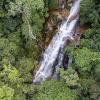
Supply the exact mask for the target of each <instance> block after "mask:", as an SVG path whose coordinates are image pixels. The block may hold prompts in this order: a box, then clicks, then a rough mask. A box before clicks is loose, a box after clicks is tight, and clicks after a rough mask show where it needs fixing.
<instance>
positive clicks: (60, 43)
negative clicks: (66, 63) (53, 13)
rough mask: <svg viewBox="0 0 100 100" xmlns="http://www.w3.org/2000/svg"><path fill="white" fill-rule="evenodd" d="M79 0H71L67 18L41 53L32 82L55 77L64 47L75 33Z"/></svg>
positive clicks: (60, 63)
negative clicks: (41, 56)
mask: <svg viewBox="0 0 100 100" xmlns="http://www.w3.org/2000/svg"><path fill="white" fill-rule="evenodd" d="M80 1H81V0H73V3H72V7H71V10H70V14H69V16H68V18H67V20H66V21H65V22H64V23H63V24H62V25H61V26H60V28H59V30H58V32H57V33H56V35H55V36H54V37H53V39H52V41H51V42H50V44H49V46H48V48H47V49H46V50H45V52H44V54H43V59H42V60H41V62H40V64H39V66H40V68H39V70H38V71H37V72H36V75H35V77H34V80H33V83H41V82H42V81H45V80H46V79H48V78H49V77H51V76H54V77H56V76H57V75H58V74H59V68H60V67H61V65H62V60H63V56H64V53H63V52H64V47H65V45H66V43H67V41H68V40H70V39H73V35H74V34H75V30H76V26H77V23H78V20H79V14H78V13H79V8H80ZM56 60H58V63H57V64H55V62H56ZM54 69H55V71H54ZM53 71H54V73H53Z"/></svg>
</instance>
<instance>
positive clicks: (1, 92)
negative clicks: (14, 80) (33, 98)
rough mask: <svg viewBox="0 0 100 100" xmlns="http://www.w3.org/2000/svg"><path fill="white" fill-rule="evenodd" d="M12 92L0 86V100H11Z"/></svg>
mask: <svg viewBox="0 0 100 100" xmlns="http://www.w3.org/2000/svg"><path fill="white" fill-rule="evenodd" d="M13 96H14V90H13V89H12V88H10V87H8V86H6V85H4V86H0V100H13Z"/></svg>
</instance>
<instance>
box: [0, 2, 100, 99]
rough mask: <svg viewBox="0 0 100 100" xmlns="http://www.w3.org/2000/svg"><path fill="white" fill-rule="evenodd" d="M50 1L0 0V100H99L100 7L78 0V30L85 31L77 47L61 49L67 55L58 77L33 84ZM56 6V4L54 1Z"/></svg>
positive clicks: (53, 4) (94, 3) (99, 5)
mask: <svg viewBox="0 0 100 100" xmlns="http://www.w3.org/2000/svg"><path fill="white" fill-rule="evenodd" d="M53 1H54V0H51V2H50V0H0V100H100V3H99V0H83V1H82V3H81V9H80V22H81V26H85V27H88V30H87V31H86V32H85V33H84V34H83V35H82V38H81V42H80V47H79V48H74V47H72V46H69V47H66V49H65V51H66V52H67V53H68V54H69V55H71V56H72V57H73V63H72V65H71V66H70V68H68V70H67V71H64V70H63V69H61V79H60V80H59V81H55V80H51V81H47V82H44V83H43V84H41V85H39V86H38V85H37V86H35V85H33V84H32V78H33V70H34V69H35V67H36V66H37V62H38V58H39V56H40V54H41V51H42V47H43V46H42V43H43V42H44V41H43V35H44V33H43V24H44V23H45V17H47V16H48V14H47V9H48V8H47V7H51V8H56V7H55V6H58V5H57V4H56V0H55V2H53ZM57 3H58V2H57Z"/></svg>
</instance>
